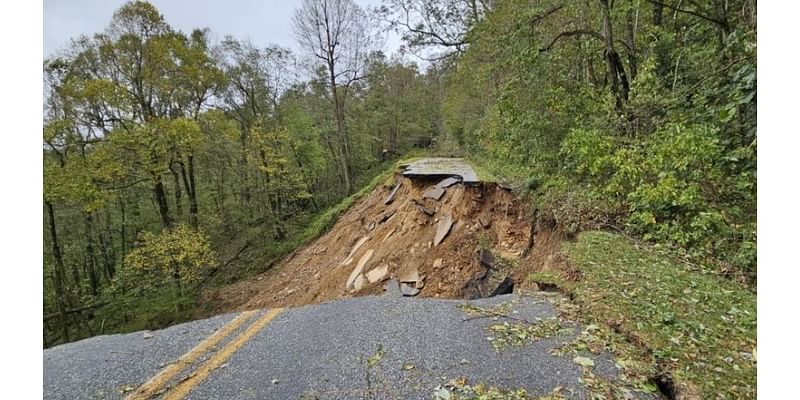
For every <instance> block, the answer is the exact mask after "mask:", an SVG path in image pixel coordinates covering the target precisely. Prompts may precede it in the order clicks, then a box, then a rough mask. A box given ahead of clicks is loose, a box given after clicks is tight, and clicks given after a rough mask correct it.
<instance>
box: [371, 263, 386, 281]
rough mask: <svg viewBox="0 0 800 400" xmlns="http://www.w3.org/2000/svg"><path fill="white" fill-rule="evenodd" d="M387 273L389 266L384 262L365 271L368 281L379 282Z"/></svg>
mask: <svg viewBox="0 0 800 400" xmlns="http://www.w3.org/2000/svg"><path fill="white" fill-rule="evenodd" d="M388 274H389V266H388V265H386V264H383V265H380V266H378V267H377V268H373V269H372V271H369V272H367V281H369V283H375V282H380V281H382V280H384V279H386V276H387V275H388Z"/></svg>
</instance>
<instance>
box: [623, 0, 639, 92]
mask: <svg viewBox="0 0 800 400" xmlns="http://www.w3.org/2000/svg"><path fill="white" fill-rule="evenodd" d="M638 19H639V10H638V8H637V9H636V10H634V5H633V3H631V5H630V7H628V11H627V12H626V13H625V36H626V37H625V41H626V42H627V47H626V48H627V52H628V69H629V70H630V80H631V82H633V81H634V80H636V74H637V73H638V70H639V68H638V65H637V62H636V28H637V24H638V22H639V21H638Z"/></svg>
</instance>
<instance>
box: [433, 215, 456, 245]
mask: <svg viewBox="0 0 800 400" xmlns="http://www.w3.org/2000/svg"><path fill="white" fill-rule="evenodd" d="M452 227H453V217H452V216H451V215H450V214H447V215H445V216H444V217H443V218H442V219H440V220H439V224H438V225H437V226H436V236H434V237H433V245H434V246H438V245H439V243H441V242H442V240H444V238H445V237H446V236H447V234H448V233H450V228H452Z"/></svg>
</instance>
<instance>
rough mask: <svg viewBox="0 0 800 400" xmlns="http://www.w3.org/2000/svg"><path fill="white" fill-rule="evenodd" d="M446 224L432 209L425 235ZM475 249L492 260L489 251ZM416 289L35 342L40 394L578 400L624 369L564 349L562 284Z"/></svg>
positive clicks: (418, 168)
mask: <svg viewBox="0 0 800 400" xmlns="http://www.w3.org/2000/svg"><path fill="white" fill-rule="evenodd" d="M404 168H405V170H404V175H406V176H408V177H419V176H426V177H433V178H435V181H436V182H438V183H436V184H435V185H432V187H431V188H430V189H429V190H427V191H426V192H425V193H424V196H425V197H427V198H429V199H436V198H437V197H438V198H441V196H442V193H444V192H445V191H446V190H447V189H448V188H449V187H450V186H452V185H455V184H477V183H479V179H478V176H477V174H475V172H474V171H473V170H472V168H471V167H470V166H469V164H468V163H467V162H466V161H464V160H462V159H423V160H418V161H416V162H414V163H411V164H409V165H406V166H404ZM438 178H441V180H438ZM396 189H397V188H395V191H394V192H392V193H390V194H389V196H388V197H387V198H386V199H385V204H390V203H391V202H392V201H393V197H394V195H395V193H396ZM420 207H422V206H421V205H420ZM421 211H423V210H421ZM423 212H424V211H423ZM452 224H453V221H452V218H448V216H446V215H444V216H441V217H440V218H439V221H438V225H437V229H436V235H435V237H434V244H438V243H439V242H441V241H443V240H446V238H447V234H448V232H449V231H450V229H451V227H452ZM362 244H363V243H362ZM358 246H359V244H358V243H356V249H357V247H358ZM356 249H354V250H352V251H351V253H350V254H351V256H352V254H354V253H355V250H356ZM367 254H369V251H368V252H367V253H365V254H364V255H363V256H362V257H361V259H364V257H367V259H368V258H369V256H367ZM350 258H352V257H350ZM478 258H479V259H480V262H481V263H484V264H486V265H487V266H489V265H490V264H491V263H492V262H493V260H492V259H491V255H490V254H478ZM361 259H359V261H358V262H356V263H355V267H354V269H353V270H352V272H351V274H350V276H349V277H348V279H347V282H345V286H346V287H348V288H351V289H356V288H357V286H358V285H363V284H366V283H372V282H381V281H384V280H386V279H389V277H388V276H387V271H386V270H385V269H383V268H381V267H380V266H379V267H377V268H374V269H372V270H371V271H367V272H364V271H363V270H362V269H363V265H364V264H365V263H366V261H364V262H361ZM346 261H348V260H346ZM354 261H355V260H352V259H351V260H349V262H354ZM359 264H360V265H361V268H359ZM487 269H491V268H487ZM422 285H424V280H423V279H421V277H420V276H419V274H418V272H417V271H415V270H413V269H410V270H407V271H404V272H403V273H402V274H397V275H396V276H391V279H389V280H388V281H387V282H386V283H385V285H384V287H385V291H384V293H383V294H382V295H380V296H361V297H354V298H347V299H342V300H336V301H330V302H326V303H322V304H315V305H308V306H303V307H297V308H272V309H264V310H252V311H244V312H239V313H228V314H224V315H219V316H216V317H213V318H209V319H204V320H199V321H193V322H188V323H184V324H180V325H176V326H172V327H169V328H166V329H162V330H158V331H152V332H151V331H146V332H134V333H130V334H119V335H106V336H97V337H93V338H90V339H85V340H82V341H79V342H75V343H69V344H65V345H61V346H57V347H54V348H50V349H46V350H44V354H43V357H44V398H45V399H123V398H124V399H148V398H161V399H181V398H189V399H451V398H453V399H455V398H461V399H464V398H474V395H475V393H479V392H480V391H481V388H488V387H496V388H499V389H501V390H525V391H526V392H527V395H528V396H529V397H530V398H537V397H540V396H549V395H560V396H564V398H587V397H588V396H589V389H587V386H586V378H587V377H592V379H604V380H606V381H608V382H614V381H615V380H616V379H617V378H618V377H619V375H620V374H621V372H620V367H619V366H618V365H617V363H616V362H615V360H614V359H613V357H612V356H611V355H610V354H608V353H605V352H600V353H578V352H576V351H574V346H570V344H571V343H573V342H574V341H575V340H576V339H577V338H579V337H580V335H582V334H584V333H585V332H586V330H587V329H591V327H584V326H581V325H580V324H578V323H575V322H572V321H569V320H565V319H563V318H562V317H560V316H559V313H558V312H557V307H556V304H558V303H559V302H561V301H565V299H562V298H561V295H560V294H557V293H545V292H527V293H521V292H519V291H516V292H514V293H510V291H511V289H513V284H510V283H509V282H508V281H506V280H504V279H503V280H501V279H495V280H494V282H493V283H492V287H491V288H485V287H484V288H482V289H481V290H482V292H481V294H483V295H482V296H476V297H485V298H477V299H473V300H466V299H433V298H420V297H418V296H416V295H417V294H418V293H419V291H420V289H421V288H422ZM485 291H490V292H491V293H489V292H485ZM487 296H488V297H487ZM625 393H626V395H627V396H629V398H657V397H656V396H655V395H653V394H649V393H645V392H640V391H637V390H635V389H631V390H628V389H625ZM514 398H517V397H514Z"/></svg>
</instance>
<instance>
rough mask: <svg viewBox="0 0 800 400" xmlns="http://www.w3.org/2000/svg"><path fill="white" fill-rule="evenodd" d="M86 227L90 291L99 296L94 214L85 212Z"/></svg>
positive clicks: (87, 270) (87, 268)
mask: <svg viewBox="0 0 800 400" xmlns="http://www.w3.org/2000/svg"><path fill="white" fill-rule="evenodd" d="M83 222H84V228H85V230H86V263H85V267H86V274H87V276H89V293H91V295H92V296H97V289H98V280H97V269H96V267H95V258H96V257H95V252H94V251H95V250H94V237H93V236H92V231H93V228H92V226H93V225H94V222H93V218H92V214H91V213H88V212H87V213H84V218H83Z"/></svg>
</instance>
